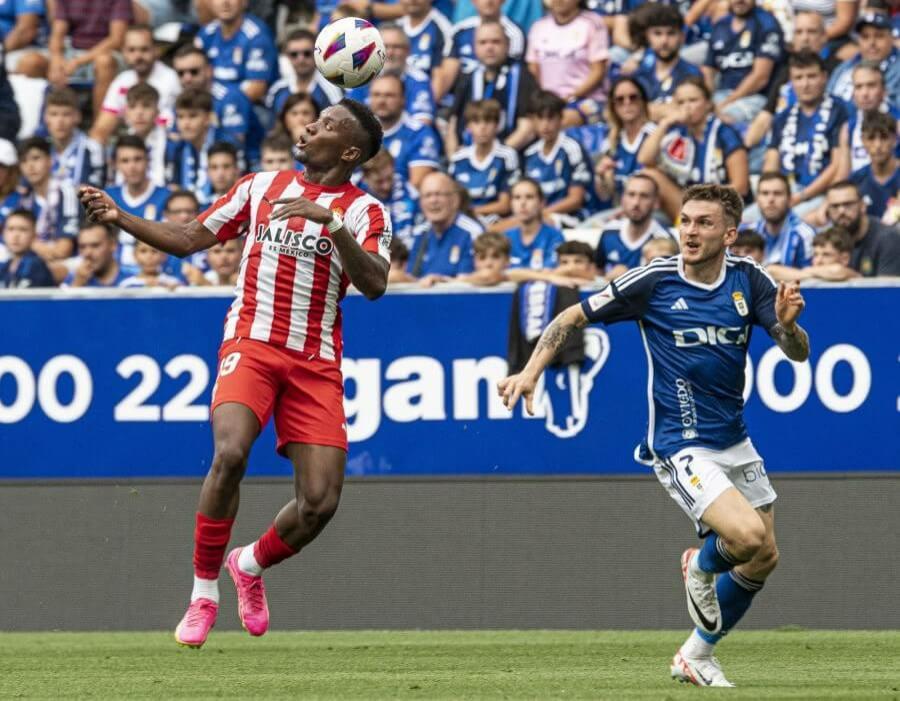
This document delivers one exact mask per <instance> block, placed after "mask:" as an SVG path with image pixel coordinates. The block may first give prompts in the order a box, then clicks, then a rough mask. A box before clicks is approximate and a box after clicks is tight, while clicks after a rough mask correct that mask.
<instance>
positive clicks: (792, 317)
mask: <svg viewBox="0 0 900 701" xmlns="http://www.w3.org/2000/svg"><path fill="white" fill-rule="evenodd" d="M805 304H806V303H805V302H804V301H803V295H801V294H800V285H799V284H798V283H796V282H787V283H786V282H780V283H778V291H777V292H776V293H775V318H777V319H778V323H777V324H775V326H773V327H772V329H771V330H770V331H769V334H770V335H771V336H772V339H773V340H774V341H775V343H776V344H777V345H778V347H779V348H781V350H783V351H784V354H785V355H786V356H787V357H788V358H790V359H791V360H794V361H797V362H803V361H804V360H806V359H807V358H808V357H809V335H808V334H807V333H806V331H804V330H803V328H802V327H801V326H800V324H798V323H797V318H798V317H799V316H800V313H801V312H802V311H803V307H804V306H805Z"/></svg>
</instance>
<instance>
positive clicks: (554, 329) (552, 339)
mask: <svg viewBox="0 0 900 701" xmlns="http://www.w3.org/2000/svg"><path fill="white" fill-rule="evenodd" d="M576 329H577V327H576V326H575V324H564V323H562V322H561V321H560V320H559V319H554V320H553V322H552V323H551V324H550V326H548V327H547V328H546V329H545V330H544V333H543V334H541V339H540V340H539V341H538V344H537V348H535V352H540V351H542V350H549V351H550V352H551V353H553V355H556V354H557V353H558V352H559V349H560V348H562V347H563V345H564V344H565V342H566V341H567V340H568V338H569V336H571V335H572V334H573V333H574V332H575V331H576Z"/></svg>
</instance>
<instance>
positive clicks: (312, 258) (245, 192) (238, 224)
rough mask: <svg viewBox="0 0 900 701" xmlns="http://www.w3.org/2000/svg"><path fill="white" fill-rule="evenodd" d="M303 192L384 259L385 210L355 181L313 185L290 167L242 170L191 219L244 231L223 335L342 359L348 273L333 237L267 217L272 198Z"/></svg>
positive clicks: (308, 225) (220, 232)
mask: <svg viewBox="0 0 900 701" xmlns="http://www.w3.org/2000/svg"><path fill="white" fill-rule="evenodd" d="M301 195H302V196H303V197H305V198H307V199H309V200H312V201H313V202H315V203H316V204H319V205H321V206H323V207H326V208H328V209H331V210H332V211H334V212H336V213H337V214H338V216H340V217H342V218H343V220H344V227H345V228H346V229H347V231H349V232H350V233H351V234H352V235H353V236H354V237H355V238H356V240H357V242H359V244H360V245H361V246H362V247H363V249H364V250H366V251H369V252H371V253H376V254H378V255H380V256H381V257H383V258H384V259H385V260H387V261H390V252H389V250H388V249H389V246H390V242H391V221H390V216H389V215H388V213H387V210H386V209H385V207H384V206H383V205H382V204H381V203H380V202H379V201H378V200H376V199H375V198H374V197H372V196H371V195H369V194H368V193H366V192H363V191H362V190H360V189H359V188H358V187H355V186H353V185H351V184H350V183H345V184H344V185H340V186H338V187H328V186H325V185H318V184H316V183H310V182H306V180H304V179H303V175H302V174H301V173H296V172H293V171H277V172H267V173H253V174H251V175H246V176H244V177H243V178H241V179H240V180H238V181H237V182H236V183H235V184H234V187H232V188H231V190H229V191H228V193H227V194H226V195H223V196H222V197H221V198H219V200H218V201H217V202H216V203H215V204H213V205H212V206H210V208H209V209H207V210H206V211H205V212H203V214H201V215H200V216H199V217H197V219H198V220H199V221H200V223H201V224H203V225H204V226H205V227H206V228H207V229H209V230H210V231H211V232H212V233H213V234H215V236H216V238H218V239H219V241H227V240H229V239H233V238H236V237H238V236H239V235H240V234H241V233H243V232H244V231H245V230H246V231H247V238H246V242H245V243H244V251H243V256H242V259H241V269H240V273H239V275H238V281H237V289H236V293H237V297H236V298H235V300H234V302H233V303H232V305H231V309H229V311H228V315H227V317H226V318H225V340H228V339H230V338H252V339H255V340H257V341H265V342H266V343H271V344H273V345H277V346H284V347H287V348H291V349H293V350H297V351H301V352H302V353H304V354H306V355H308V356H310V357H321V358H323V359H325V360H335V361H338V362H340V359H341V347H342V341H341V310H340V308H339V302H340V301H341V299H343V297H344V293H345V292H346V290H347V285H349V284H350V279H349V278H348V277H347V275H346V274H345V273H344V269H343V265H342V264H341V258H340V255H339V254H338V251H337V249H336V248H335V246H334V243H333V241H332V239H331V235H330V234H329V233H328V230H327V229H326V228H325V227H324V226H323V225H322V224H317V223H315V222H312V221H308V220H307V219H304V218H303V217H291V218H290V219H287V220H278V221H274V222H271V223H270V222H269V215H270V214H271V213H272V210H273V208H274V207H273V205H272V203H273V202H275V200H278V199H281V198H296V197H300V196H301Z"/></svg>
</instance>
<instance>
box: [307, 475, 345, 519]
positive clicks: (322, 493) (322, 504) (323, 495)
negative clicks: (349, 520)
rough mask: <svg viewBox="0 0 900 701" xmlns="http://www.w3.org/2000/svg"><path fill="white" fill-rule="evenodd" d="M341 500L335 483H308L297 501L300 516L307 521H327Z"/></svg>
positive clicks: (339, 491)
mask: <svg viewBox="0 0 900 701" xmlns="http://www.w3.org/2000/svg"><path fill="white" fill-rule="evenodd" d="M340 501H341V490H340V487H337V486H335V485H327V484H326V485H319V486H315V485H310V486H309V487H308V488H307V489H306V490H305V491H304V494H303V498H302V499H298V500H297V502H298V504H299V505H300V518H301V519H302V520H303V521H305V522H307V523H309V522H315V523H323V522H324V523H327V522H328V521H329V520H330V519H331V517H332V516H334V514H335V512H336V511H337V509H338V504H339V503H340Z"/></svg>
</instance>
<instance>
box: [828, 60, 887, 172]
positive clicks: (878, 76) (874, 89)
mask: <svg viewBox="0 0 900 701" xmlns="http://www.w3.org/2000/svg"><path fill="white" fill-rule="evenodd" d="M846 107H847V113H848V117H847V122H846V123H845V124H844V125H843V126H842V127H841V142H840V145H841V151H842V154H843V159H844V162H845V163H849V164H850V165H849V167H850V172H851V173H853V172H856V171H858V170H860V169H862V168H865V167H866V166H867V165H869V162H870V160H869V152H868V151H867V150H866V147H865V144H863V136H862V125H863V119H864V117H863V115H865V114H866V113H867V112H871V111H873V110H875V111H878V112H881V113H883V114H886V115H889V116H891V117H893V118H894V119H895V120H898V121H900V108H898V107H895V106H894V105H892V104H891V103H890V102H888V100H887V96H886V94H885V88H884V75H883V74H882V72H881V68H880V67H879V65H878V64H877V63H875V62H874V61H861V62H860V63H858V64H856V67H854V68H853V100H852V101H851V102H848V103H846ZM897 155H898V156H900V152H898V154H897Z"/></svg>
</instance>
